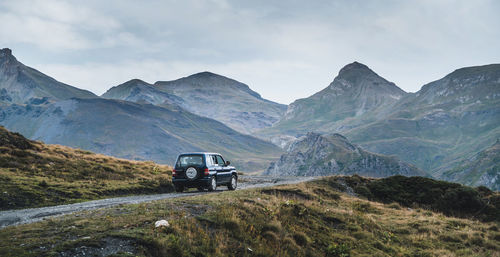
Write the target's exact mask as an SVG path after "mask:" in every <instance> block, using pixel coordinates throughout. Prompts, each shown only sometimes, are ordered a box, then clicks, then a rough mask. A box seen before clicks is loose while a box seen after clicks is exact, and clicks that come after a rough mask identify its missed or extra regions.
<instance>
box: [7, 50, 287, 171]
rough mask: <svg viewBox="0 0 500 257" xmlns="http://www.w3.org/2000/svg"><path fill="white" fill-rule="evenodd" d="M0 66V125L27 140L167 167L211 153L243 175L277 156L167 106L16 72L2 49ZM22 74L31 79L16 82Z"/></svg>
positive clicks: (269, 147) (268, 147)
mask: <svg viewBox="0 0 500 257" xmlns="http://www.w3.org/2000/svg"><path fill="white" fill-rule="evenodd" d="M0 63H1V66H0V74H1V77H0V81H1V83H0V88H1V89H0V90H1V91H2V92H4V95H3V97H4V99H6V100H4V101H3V105H2V107H1V109H0V124H1V125H3V126H5V127H6V128H8V129H9V130H13V131H16V132H20V133H22V134H23V135H24V136H26V137H28V138H31V139H36V140H42V141H44V142H46V143H49V144H62V145H67V146H71V147H78V148H81V149H86V150H91V151H95V152H98V153H103V154H108V155H112V156H117V157H122V158H128V159H134V160H154V161H157V162H159V163H167V164H172V163H173V162H174V160H175V157H176V156H177V155H178V154H180V153H182V152H189V151H214V152H220V153H222V154H224V155H225V156H227V158H230V159H231V160H232V161H233V163H235V164H236V165H237V166H238V167H239V168H240V169H243V170H256V169H264V168H265V167H267V165H268V163H269V162H270V161H271V160H273V159H275V158H277V157H279V155H280V154H281V150H280V149H279V148H278V147H277V146H275V145H273V144H271V143H269V142H266V141H263V140H261V139H257V138H255V137H252V136H249V135H245V134H242V133H239V132H237V131H235V130H233V129H231V128H229V127H227V126H226V125H224V124H222V123H220V122H218V121H215V120H213V119H209V118H205V117H201V116H198V115H196V114H193V113H191V112H189V111H187V110H185V109H183V108H182V107H180V106H179V105H175V104H173V103H174V101H172V102H171V103H168V101H167V102H163V104H161V105H158V106H155V105H152V104H150V103H149V102H147V101H138V103H134V102H130V101H122V100H113V99H104V98H100V97H98V96H95V95H94V94H92V93H90V92H87V91H83V90H79V89H76V88H74V87H71V86H69V85H66V84H63V83H60V82H58V81H56V80H54V79H52V78H50V77H48V76H46V75H44V74H42V73H40V72H38V71H36V70H34V69H31V68H29V67H27V66H24V65H23V64H22V63H20V62H18V61H17V60H16V59H15V57H14V56H12V54H11V51H10V50H9V49H3V50H1V59H0ZM26 71H29V72H31V73H29V76H30V78H36V80H35V79H32V80H30V79H24V78H25V76H27V75H24V74H25V72H26ZM137 82H138V83H139V81H137ZM19 92H22V94H21V93H19ZM72 93H74V94H72ZM172 99H174V100H175V99H177V98H176V97H173V98H172Z"/></svg>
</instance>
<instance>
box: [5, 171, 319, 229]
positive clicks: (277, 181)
mask: <svg viewBox="0 0 500 257" xmlns="http://www.w3.org/2000/svg"><path fill="white" fill-rule="evenodd" d="M312 179H314V178H313V177H267V176H240V181H239V184H238V189H237V190H243V189H248V188H258V187H268V186H275V185H283V184H296V183H300V182H305V181H309V180H312ZM218 188H219V190H217V191H215V192H210V193H209V192H206V191H205V192H196V191H195V192H186V193H166V194H155V195H135V196H126V197H116V198H108V199H102V200H94V201H88V202H82V203H74V204H65V205H58V206H49V207H42V208H30V209H21V210H10V211H1V212H0V229H2V228H5V227H8V226H14V225H20V224H28V223H33V222H37V221H41V220H44V219H46V218H51V217H55V216H60V215H65V214H70V213H74V212H79V211H85V210H93V209H100V208H106V207H111V206H115V205H120V204H135V203H142V202H150V201H155V200H161V199H169V198H178V197H192V196H196V195H202V194H213V193H220V192H222V191H224V190H220V189H221V188H225V186H220V187H218Z"/></svg>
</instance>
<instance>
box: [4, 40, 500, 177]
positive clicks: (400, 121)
mask: <svg viewBox="0 0 500 257" xmlns="http://www.w3.org/2000/svg"><path fill="white" fill-rule="evenodd" d="M499 99H500V64H491V65H485V66H476V67H467V68H462V69H458V70H456V71H454V72H452V73H450V74H448V75H447V76H445V77H444V78H442V79H439V80H437V81H434V82H431V83H428V84H426V85H424V86H423V87H422V89H421V90H420V91H418V92H416V93H407V92H404V91H403V90H402V89H400V88H399V87H398V86H397V85H395V84H394V83H392V82H390V81H388V80H386V79H384V78H382V77H380V76H379V75H378V74H377V73H375V72H374V71H372V70H371V69H370V68H369V67H367V66H366V65H364V64H361V63H358V62H354V63H351V64H348V65H346V66H345V67H344V68H342V69H341V70H340V71H339V73H338V76H336V77H335V78H334V80H333V82H332V83H331V84H330V85H329V86H328V87H326V88H325V89H323V90H321V91H320V92H318V93H316V94H314V95H312V96H310V97H308V98H304V99H298V100H296V101H295V102H293V103H291V104H290V105H289V106H288V107H286V106H284V105H282V104H278V103H274V102H271V101H268V100H266V99H263V98H262V97H261V96H260V95H259V94H258V93H256V92H254V91H252V90H251V89H250V88H249V87H248V86H247V85H245V84H243V83H240V82H238V81H236V80H233V79H230V78H227V77H224V76H220V75H217V74H214V73H210V72H201V73H197V74H194V75H191V76H188V77H185V78H181V79H177V80H173V81H159V82H156V83H154V84H150V83H147V82H144V81H142V80H139V79H133V80H130V81H127V82H125V83H123V84H121V85H118V86H115V87H113V88H111V89H109V90H108V91H107V92H106V93H105V94H103V95H102V96H101V97H99V96H96V95H94V94H92V93H91V92H88V91H85V90H80V89H77V88H75V87H72V86H70V85H66V84H64V83H61V82H58V81H56V80H55V79H53V78H50V77H48V76H46V75H44V74H43V73H41V72H39V71H37V70H35V69H32V68H29V67H27V66H25V65H23V64H22V63H20V62H18V61H17V60H16V58H15V57H14V56H13V55H12V52H11V51H10V50H9V49H2V50H0V125H4V126H6V127H7V128H8V129H11V130H14V131H18V132H21V133H22V134H24V135H25V136H27V137H29V138H31V139H38V140H43V141H45V142H47V143H58V144H64V145H68V146H72V147H79V148H83V149H88V150H92V151H95V152H99V153H105V154H109V155H113V156H117V157H124V158H131V159H141V160H142V159H151V160H155V161H158V162H160V163H171V162H172V161H173V158H175V155H177V154H178V153H180V152H183V151H202V150H206V151H217V152H221V153H223V154H225V155H227V156H228V158H231V159H233V160H234V161H235V162H234V163H235V164H237V165H239V166H240V167H242V168H243V169H245V170H264V169H266V168H267V167H268V165H269V163H270V162H271V161H276V160H277V159H278V158H279V156H280V155H282V154H283V153H284V152H285V151H286V150H287V149H288V150H290V151H289V152H288V153H285V154H284V155H283V156H285V157H283V158H292V156H295V155H294V149H295V150H297V149H299V148H300V152H302V153H304V152H308V150H307V149H306V147H307V146H308V145H309V144H304V145H303V146H300V147H299V145H300V144H299V142H301V141H300V140H302V139H303V138H302V137H304V136H305V138H308V136H307V135H310V134H308V133H309V132H314V133H317V134H321V135H322V136H324V137H326V138H330V139H332V138H337V139H338V137H341V136H339V135H337V136H334V137H333V136H332V134H335V133H340V134H342V135H343V136H345V138H348V139H349V140H350V141H351V142H352V144H353V145H355V146H356V147H357V149H359V150H358V151H361V150H362V149H364V150H363V151H366V152H370V153H373V154H376V155H377V156H384V158H385V157H387V156H390V157H387V158H395V157H397V158H399V159H400V160H401V161H399V160H397V159H393V160H394V161H395V162H397V163H409V164H412V165H414V166H416V167H418V169H419V170H420V171H421V170H424V171H426V172H428V173H429V174H430V175H432V176H434V177H436V178H447V179H449V180H454V181H459V182H461V183H465V184H471V185H479V184H484V185H488V186H491V185H493V184H494V183H493V184H491V183H490V182H491V179H490V182H488V183H489V184H488V183H486V182H484V181H486V180H484V179H479V180H475V179H472V177H474V178H476V177H480V176H482V175H477V174H483V173H484V168H482V167H486V166H484V165H483V164H481V165H478V166H477V165H476V166H477V167H479V168H474V169H469V168H465V170H467V171H470V172H472V173H473V174H476V175H477V176H476V175H460V174H461V173H460V172H459V173H460V174H459V173H456V174H455V175H452V173H453V172H455V171H456V170H457V169H460V167H465V166H467V167H471V165H472V164H471V163H470V162H473V161H472V160H477V159H480V156H483V155H482V154H480V153H483V152H485V151H486V152H488V153H489V150H486V149H487V148H489V147H491V145H492V142H495V141H496V140H497V139H498V138H500V100H499ZM317 134H311V135H316V136H320V135H317ZM299 138H301V139H300V140H299V141H297V140H298V139H299ZM325 140H326V141H329V140H328V139H325ZM334 141H335V140H334ZM270 142H272V143H273V144H271V143H270ZM294 142H295V143H294ZM335 142H336V141H335ZM347 142H349V141H347ZM349 144H350V143H349ZM277 146H280V147H281V149H280V148H279V147H277ZM310 146H311V147H313V148H314V147H316V146H315V145H310ZM294 147H299V148H294ZM332 149H337V148H332ZM332 151H333V150H332ZM331 154H335V153H333V152H332V153H331ZM287 156H288V157H287ZM337 157H338V156H337ZM293 158H295V159H294V160H298V159H297V158H298V156H295V157H293ZM311 158H312V157H311ZM314 158H317V157H314ZM384 158H382V159H384ZM289 160H291V159H289ZM318 160H319V159H318ZM335 160H337V159H335ZM339 160H340V159H339ZM405 165H406V164H405ZM464 165H465V166H464ZM279 166H280V161H276V162H275V164H274V167H275V168H274V169H277V168H276V167H279ZM285 166H286V165H285ZM320 166H321V165H320ZM472 166H474V165H472ZM476 166H474V167H476ZM283 167H284V166H283ZM311 167H312V166H311ZM391 167H392V166H391ZM410 167H411V166H410ZM488 167H489V166H488ZM279 170H281V171H283V173H290V172H291V171H285V170H283V169H281V168H280V169H279ZM493 170H495V169H493ZM338 171H340V170H338ZM392 171H393V170H390V171H387V172H389V173H391V172H392ZM452 171H453V172H452ZM495 172H496V171H495ZM274 173H275V174H277V172H274ZM417 173H419V172H417ZM490 173H491V172H490ZM490 173H488V174H490ZM497 173H498V172H497ZM497 173H495V174H497ZM380 174H383V173H380ZM374 176H378V175H377V174H375V175H374ZM488 178H491V177H488ZM477 181H480V182H477Z"/></svg>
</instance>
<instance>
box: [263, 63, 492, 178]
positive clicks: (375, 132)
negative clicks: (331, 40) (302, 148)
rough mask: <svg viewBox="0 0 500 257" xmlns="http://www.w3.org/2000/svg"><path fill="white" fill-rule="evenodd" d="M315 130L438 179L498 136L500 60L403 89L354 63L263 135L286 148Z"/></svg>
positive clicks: (289, 111)
mask: <svg viewBox="0 0 500 257" xmlns="http://www.w3.org/2000/svg"><path fill="white" fill-rule="evenodd" d="M311 131H312V132H317V133H326V134H328V133H341V134H343V135H345V136H346V137H347V138H349V139H350V140H351V141H352V142H354V143H355V144H358V145H360V146H361V147H363V148H364V149H366V150H368V151H371V152H374V153H380V154H385V155H395V156H398V157H399V158H401V159H402V160H403V161H406V162H408V163H411V164H414V165H416V166H417V167H419V168H421V169H423V170H426V171H428V172H430V174H432V175H433V176H435V177H440V176H441V174H442V173H443V172H445V171H447V170H450V169H452V168H454V167H456V166H457V165H458V164H459V163H461V161H462V160H465V159H468V158H471V157H472V156H474V155H475V154H477V153H478V152H480V151H482V150H484V149H486V148H487V147H489V146H491V142H495V141H496V140H497V138H499V137H500V64H492V65H485V66H477V67H468V68H462V69H458V70H456V71H454V72H452V73H451V74H449V75H447V76H445V77H444V78H442V79H440V80H437V81H434V82H432V83H429V84H427V85H425V86H423V87H422V89H421V90H420V91H418V92H417V93H405V92H404V91H402V90H401V89H399V88H398V87H397V86H396V85H394V84H393V83H391V82H388V81H387V80H385V79H383V78H381V77H380V76H378V75H377V74H376V73H375V72H373V71H372V70H370V69H369V68H368V67H367V66H365V65H362V64H360V63H356V62H355V63H352V64H349V65H347V66H346V67H344V68H343V69H342V70H341V71H340V72H339V74H338V76H337V77H336V78H335V79H334V81H333V82H332V83H331V84H330V85H329V86H328V87H327V88H325V89H324V90H322V91H320V92H318V93H316V94H314V95H312V96H311V97H308V98H305V99H299V100H297V101H295V102H293V103H292V104H290V105H289V107H288V110H287V112H286V114H285V116H284V117H283V118H282V119H281V120H280V121H279V122H278V123H276V124H274V125H273V126H272V127H270V128H266V129H263V130H261V131H258V132H257V134H258V136H260V137H262V138H268V139H271V140H272V141H273V142H275V143H277V144H281V145H282V146H286V145H289V144H290V143H291V142H293V140H295V138H298V137H301V136H303V135H305V134H306V133H308V132H311ZM283 141H286V142H283Z"/></svg>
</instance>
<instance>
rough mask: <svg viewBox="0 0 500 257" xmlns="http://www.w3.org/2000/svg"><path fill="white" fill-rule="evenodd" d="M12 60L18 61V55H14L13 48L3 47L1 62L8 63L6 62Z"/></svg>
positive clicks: (13, 61) (0, 56) (0, 55)
mask: <svg viewBox="0 0 500 257" xmlns="http://www.w3.org/2000/svg"><path fill="white" fill-rule="evenodd" d="M9 61H10V62H12V63H17V59H16V57H14V55H12V50H10V49H9V48H3V49H0V64H3V63H6V62H9Z"/></svg>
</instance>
